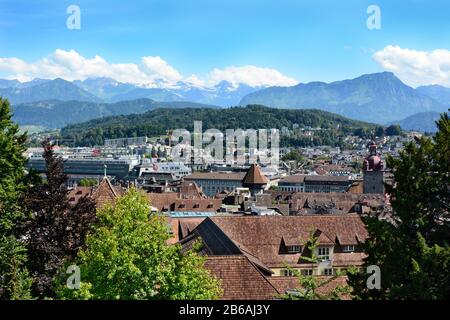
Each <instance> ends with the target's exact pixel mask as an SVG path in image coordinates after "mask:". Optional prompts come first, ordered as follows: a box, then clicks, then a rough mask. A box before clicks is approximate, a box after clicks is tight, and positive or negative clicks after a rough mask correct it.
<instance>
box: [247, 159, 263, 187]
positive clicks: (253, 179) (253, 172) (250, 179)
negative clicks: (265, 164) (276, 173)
mask: <svg viewBox="0 0 450 320" xmlns="http://www.w3.org/2000/svg"><path fill="white" fill-rule="evenodd" d="M242 182H243V184H244V185H247V186H248V185H255V184H267V183H269V180H268V179H267V178H266V176H265V175H264V174H263V173H262V172H261V168H260V167H259V166H258V165H257V164H252V165H251V166H250V168H249V169H248V171H247V173H246V174H245V177H244V179H243V181H242Z"/></svg>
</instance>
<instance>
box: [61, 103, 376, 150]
mask: <svg viewBox="0 0 450 320" xmlns="http://www.w3.org/2000/svg"><path fill="white" fill-rule="evenodd" d="M196 120H198V121H202V122H203V130H206V129H210V128H215V129H219V130H221V131H222V132H225V130H226V129H239V128H240V129H271V128H277V129H281V128H282V127H288V128H292V127H293V125H294V124H297V125H298V126H299V127H312V128H317V127H320V128H322V130H319V131H318V132H317V134H315V135H314V137H313V138H311V137H309V136H301V135H299V136H298V137H297V138H296V137H289V139H291V145H292V144H294V145H322V144H328V145H339V144H340V143H342V141H343V139H344V137H345V136H346V135H348V134H353V133H354V132H357V131H359V132H366V131H367V130H373V129H375V125H373V124H369V123H365V122H361V121H356V120H351V119H347V118H345V117H343V116H340V115H337V114H333V113H329V112H326V111H320V110H286V109H272V108H268V107H264V106H258V105H251V106H247V107H232V108H227V109H212V108H201V109H193V108H181V109H178V108H176V109H156V110H152V111H148V112H146V113H143V114H139V115H136V114H132V115H122V116H113V117H106V118H101V119H94V120H91V121H88V122H85V123H79V124H76V125H70V126H67V127H65V128H63V129H62V132H61V134H62V136H63V138H64V139H71V140H75V142H76V143H77V144H78V145H96V144H103V142H104V139H111V138H123V137H133V136H156V135H162V134H166V131H167V130H171V129H172V130H173V129H187V130H189V131H191V132H193V125H194V121H196ZM282 142H283V140H282Z"/></svg>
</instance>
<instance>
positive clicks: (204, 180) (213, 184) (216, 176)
mask: <svg viewBox="0 0 450 320" xmlns="http://www.w3.org/2000/svg"><path fill="white" fill-rule="evenodd" d="M245 174H246V173H245V172H194V173H192V174H190V175H188V176H186V177H185V178H184V180H185V181H191V182H195V183H196V184H197V185H198V186H199V187H201V188H202V191H203V192H204V193H205V195H207V196H208V197H213V196H214V195H216V194H217V193H220V192H222V191H233V190H236V189H237V188H242V180H243V179H244V177H245Z"/></svg>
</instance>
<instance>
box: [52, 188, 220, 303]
mask: <svg viewBox="0 0 450 320" xmlns="http://www.w3.org/2000/svg"><path fill="white" fill-rule="evenodd" d="M97 216H98V219H99V223H98V224H97V225H96V226H95V227H94V230H93V232H92V233H91V234H90V235H89V236H88V239H87V246H86V248H85V249H84V250H82V251H80V253H79V255H78V258H77V260H76V261H75V263H76V264H77V265H78V266H79V267H80V270H81V289H80V290H70V289H68V288H66V287H65V286H64V282H63V281H62V284H61V288H60V291H59V294H60V297H62V298H69V299H214V298H217V297H218V296H219V294H220V286H219V283H218V280H216V279H215V278H213V277H212V276H211V275H210V274H209V272H208V271H207V270H205V269H204V266H203V265H204V259H205V258H203V257H201V256H199V255H198V254H197V253H196V252H194V251H188V252H182V251H181V246H179V245H168V244H167V241H168V240H169V238H170V233H169V231H168V224H167V220H166V219H165V217H163V216H161V215H160V214H150V207H149V204H148V202H147V200H146V198H145V197H144V196H143V195H142V194H141V193H140V192H138V191H137V190H135V189H130V190H129V191H128V193H127V194H126V195H124V196H122V197H120V198H119V199H118V200H117V201H116V203H115V204H114V205H109V206H106V207H105V208H103V209H102V210H100V211H99V212H98V214H97Z"/></svg>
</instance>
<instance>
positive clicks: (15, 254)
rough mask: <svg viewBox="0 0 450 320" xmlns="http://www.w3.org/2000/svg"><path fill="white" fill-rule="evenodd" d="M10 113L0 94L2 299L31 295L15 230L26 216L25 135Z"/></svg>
mask: <svg viewBox="0 0 450 320" xmlns="http://www.w3.org/2000/svg"><path fill="white" fill-rule="evenodd" d="M11 117H12V114H11V109H10V106H9V103H8V101H6V100H3V99H1V98H0V299H29V298H30V284H31V280H30V278H29V276H28V271H27V269H26V266H25V264H26V260H27V256H26V249H25V247H24V245H23V243H21V242H20V241H19V237H18V236H17V234H16V226H17V225H18V224H19V223H21V222H22V221H23V220H24V219H25V216H26V214H25V213H24V212H23V210H22V208H21V206H20V203H21V200H22V198H23V194H24V191H25V190H26V176H25V171H24V166H25V162H26V159H25V157H24V156H23V152H24V151H25V150H26V148H25V142H26V135H25V134H21V133H20V132H19V127H18V126H17V125H16V124H15V123H14V122H13V121H12V120H11Z"/></svg>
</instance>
